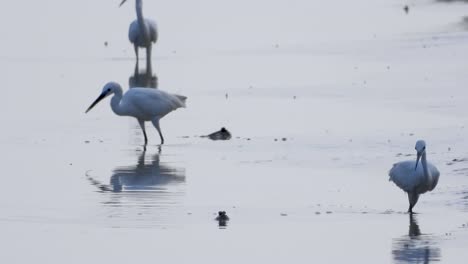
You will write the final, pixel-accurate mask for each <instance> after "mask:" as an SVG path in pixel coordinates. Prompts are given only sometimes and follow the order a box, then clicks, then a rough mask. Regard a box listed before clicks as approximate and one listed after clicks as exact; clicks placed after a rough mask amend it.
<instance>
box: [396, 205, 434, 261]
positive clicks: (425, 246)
mask: <svg viewBox="0 0 468 264" xmlns="http://www.w3.org/2000/svg"><path fill="white" fill-rule="evenodd" d="M409 220H410V223H409V231H408V235H405V236H403V237H401V238H395V239H393V249H392V255H393V259H394V260H395V263H431V262H438V261H440V258H441V253H440V249H439V247H438V246H437V240H436V239H432V237H431V236H430V235H425V234H422V233H421V230H420V228H419V225H418V222H417V219H416V217H415V216H414V215H413V214H410V215H409Z"/></svg>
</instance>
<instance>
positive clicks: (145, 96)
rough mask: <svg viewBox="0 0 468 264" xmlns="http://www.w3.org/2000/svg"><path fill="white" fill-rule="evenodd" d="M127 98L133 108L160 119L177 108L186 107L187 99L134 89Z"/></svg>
mask: <svg viewBox="0 0 468 264" xmlns="http://www.w3.org/2000/svg"><path fill="white" fill-rule="evenodd" d="M125 97H126V99H128V100H129V103H131V104H132V105H133V107H135V108H136V109H138V110H139V111H140V112H142V113H144V114H145V115H148V116H160V117H163V116H165V115H167V114H168V113H170V112H171V111H174V110H176V109H177V108H180V107H185V99H184V98H186V97H183V96H180V95H173V94H170V93H167V92H164V91H161V90H158V89H152V88H132V89H130V90H129V91H128V92H127V93H126V94H125ZM183 99H184V100H183Z"/></svg>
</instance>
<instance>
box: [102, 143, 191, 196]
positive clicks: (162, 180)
mask: <svg viewBox="0 0 468 264" xmlns="http://www.w3.org/2000/svg"><path fill="white" fill-rule="evenodd" d="M149 161H151V163H149V164H146V162H145V151H143V152H142V153H141V154H140V156H139V157H138V163H137V164H136V165H135V166H128V167H118V168H116V169H115V170H114V172H113V174H112V177H111V179H110V184H111V186H112V191H114V192H121V191H123V190H126V191H158V190H159V191H160V190H162V189H163V188H162V187H163V186H167V185H171V184H180V183H183V182H185V170H184V169H180V168H175V167H172V166H170V165H168V164H165V163H161V162H160V153H156V154H155V155H154V156H153V157H152V158H150V159H149Z"/></svg>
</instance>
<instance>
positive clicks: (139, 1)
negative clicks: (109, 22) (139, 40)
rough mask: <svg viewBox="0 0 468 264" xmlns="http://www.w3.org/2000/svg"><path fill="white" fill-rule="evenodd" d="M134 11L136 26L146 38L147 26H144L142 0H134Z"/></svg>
mask: <svg viewBox="0 0 468 264" xmlns="http://www.w3.org/2000/svg"><path fill="white" fill-rule="evenodd" d="M135 7H136V13H137V21H138V27H139V28H140V31H141V32H142V33H143V36H144V38H145V39H148V28H147V27H146V23H145V19H144V18H143V1H142V0H136V2H135Z"/></svg>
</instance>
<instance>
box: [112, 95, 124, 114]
mask: <svg viewBox="0 0 468 264" xmlns="http://www.w3.org/2000/svg"><path fill="white" fill-rule="evenodd" d="M121 100H122V90H121V89H119V90H117V91H115V93H114V96H113V97H112V99H111V101H110V105H111V108H112V111H114V113H115V114H116V115H125V112H124V111H123V110H122V108H121V106H120V101H121Z"/></svg>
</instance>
